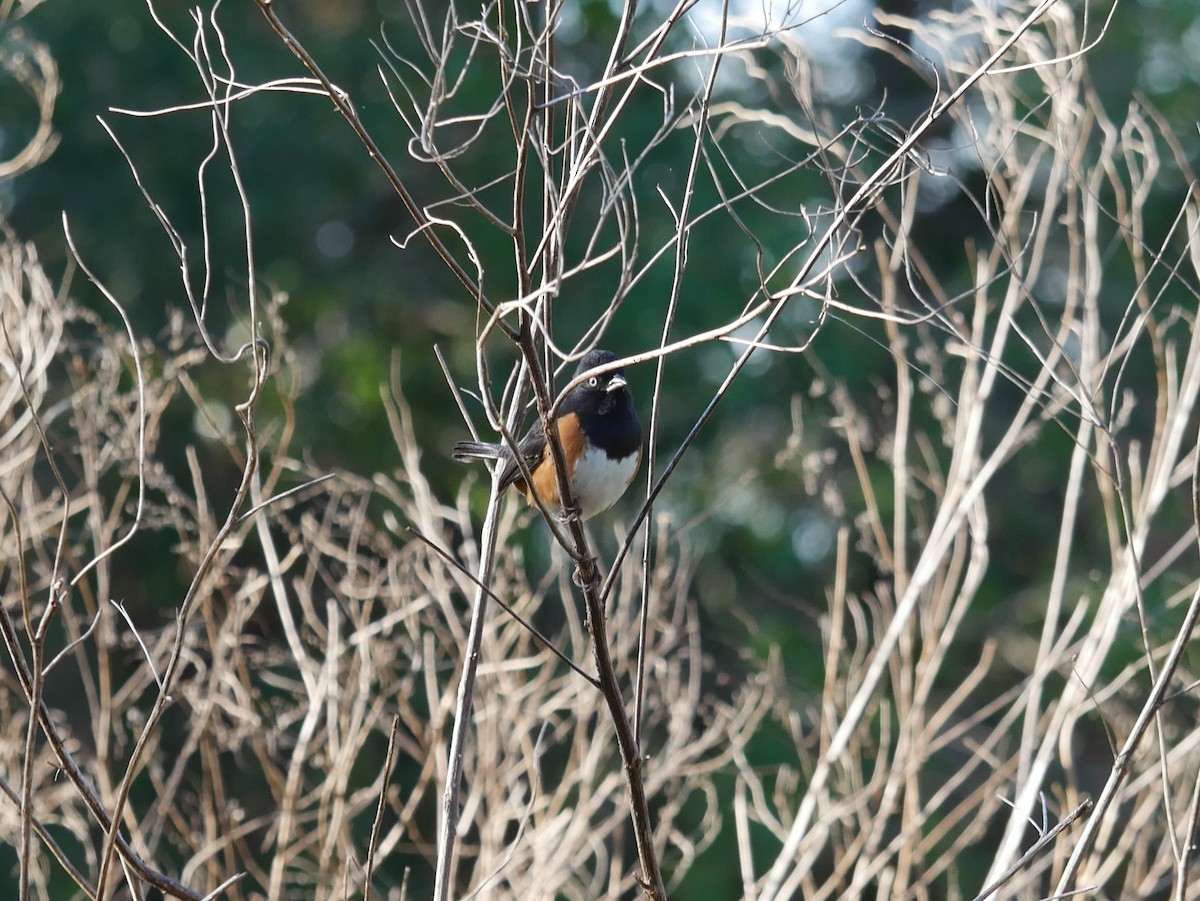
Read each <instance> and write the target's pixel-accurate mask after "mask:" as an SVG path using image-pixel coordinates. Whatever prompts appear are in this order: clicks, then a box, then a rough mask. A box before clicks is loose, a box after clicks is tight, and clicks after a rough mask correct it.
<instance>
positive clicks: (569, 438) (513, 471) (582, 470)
mask: <svg viewBox="0 0 1200 901" xmlns="http://www.w3.org/2000/svg"><path fill="white" fill-rule="evenodd" d="M616 359H617V357H616V354H613V353H610V352H609V351H606V350H593V351H589V352H588V353H587V354H585V355H584V357H583V359H582V360H581V361H580V363H579V368H578V369H576V370H575V375H576V376H580V375H583V374H585V373H587V372H588V371H590V370H592V369H596V368H597V367H599V366H604V365H606V364H608V363H611V362H613V361H614V360H616ZM554 422H555V425H556V426H557V427H558V440H559V443H560V444H561V445H562V450H563V457H564V459H565V462H566V464H567V483H568V484H569V485H570V487H571V493H572V494H573V495H574V496H575V502H576V504H577V505H578V508H579V515H580V516H581V517H582V518H583V519H585V520H586V519H590V518H591V517H593V516H595V515H596V514H597V513H602V512H603V511H605V510H607V509H608V508H609V507H611V506H612V505H613V504H615V503H616V502H617V499H618V498H620V497H621V495H622V494H624V493H625V489H626V488H628V487H629V485H630V483H632V482H633V478H634V476H635V475H637V471H638V467H639V465H640V464H641V461H642V427H641V424H640V423H639V422H638V417H637V410H635V409H634V406H633V398H632V397H631V396H630V393H629V384H628V382H626V381H625V370H624V369H622V368H618V369H614V370H612V371H610V372H605V373H600V374H598V375H593V376H591V377H590V378H588V379H587V380H586V381H583V382H580V383H579V384H578V385H576V386H575V387H574V388H572V389H571V390H570V391H568V392H567V394H566V396H565V397H564V398H563V400H562V403H561V404H560V405H559V412H558V415H557V416H556V417H555V420H554ZM517 451H518V453H520V455H521V459H522V460H524V461H525V468H526V469H527V470H528V472H529V474H530V477H531V478H530V481H531V482H532V483H533V484H532V485H530V484H529V483H528V482H527V481H526V479H525V476H524V475H523V474H522V472H521V467H520V466H519V465H517V460H516V457H515V456H514V455H513V452H512V450H511V448H509V447H508V445H507V444H503V443H501V444H490V443H488V442H484V441H460V442H458V443H457V444H456V445H454V451H453V454H452V456H453V457H454V459H455V460H458V461H459V462H460V463H465V462H469V461H472V460H490V461H497V462H498V463H499V466H500V490H501V491H504V490H505V489H507V488H508V487H509V486H510V485H515V486H516V487H517V490H518V491H520V492H521V493H522V494H524V495H525V500H526V501H528V502H529V503H531V504H532V503H533V496H534V494H536V495H537V497H538V498H540V499H541V501H542V503H543V504H544V505H545V506H546V507H547V509H549V510H551V511H557V513H558V515H559V517H560V518H562V519H566V518H567V514H566V511H564V510H563V505H562V503H561V500H560V498H559V493H558V475H557V473H556V472H555V469H554V455H553V453H552V452H551V450H550V445H549V444H548V443H547V441H546V432H545V428H544V426H543V423H542V420H541V419H540V418H539V419H538V421H537V422H535V423H534V424H533V426H532V427H531V428H530V429H529V431H528V432H526V433H525V436H524V437H523V438H522V439H521V440H520V441H518V442H517Z"/></svg>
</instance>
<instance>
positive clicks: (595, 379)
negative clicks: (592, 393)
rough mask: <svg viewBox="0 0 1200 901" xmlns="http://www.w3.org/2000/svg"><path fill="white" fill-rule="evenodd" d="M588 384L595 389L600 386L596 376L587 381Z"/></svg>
mask: <svg viewBox="0 0 1200 901" xmlns="http://www.w3.org/2000/svg"><path fill="white" fill-rule="evenodd" d="M588 384H589V385H591V386H592V387H593V388H595V387H596V386H597V385H599V384H600V379H599V378H598V377H597V376H592V377H591V378H590V379H588Z"/></svg>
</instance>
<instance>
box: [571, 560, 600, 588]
mask: <svg viewBox="0 0 1200 901" xmlns="http://www.w3.org/2000/svg"><path fill="white" fill-rule="evenodd" d="M597 564H598V560H597V558H596V557H589V558H588V559H587V560H586V561H584V562H581V563H576V564H575V571H574V572H573V573H571V581H572V582H574V583H575V585H576V587H578V588H588V587H595V586H598V585H599V584H600V567H599V566H598V565H597ZM584 569H586V570H587V571H588V572H587V577H586V578H585V577H584V573H583V571H584Z"/></svg>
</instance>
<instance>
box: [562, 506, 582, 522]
mask: <svg viewBox="0 0 1200 901" xmlns="http://www.w3.org/2000/svg"><path fill="white" fill-rule="evenodd" d="M558 521H559V522H561V523H562V524H563V525H564V526H566V525H570V524H571V523H573V522H582V521H583V510H582V509H581V508H580V506H579V505H578V504H575V505H574V506H571V507H563V508H562V509H561V510H559V512H558Z"/></svg>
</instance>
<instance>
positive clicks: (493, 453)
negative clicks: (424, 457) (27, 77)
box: [450, 441, 500, 463]
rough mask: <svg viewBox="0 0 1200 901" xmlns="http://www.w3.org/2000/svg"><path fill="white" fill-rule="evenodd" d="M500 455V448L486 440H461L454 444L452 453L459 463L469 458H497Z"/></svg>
mask: <svg viewBox="0 0 1200 901" xmlns="http://www.w3.org/2000/svg"><path fill="white" fill-rule="evenodd" d="M499 455H500V448H499V447H498V446H497V445H495V444H488V443H486V442H484V441H460V442H458V444H456V445H454V450H453V452H452V453H451V454H450V456H452V457H453V458H454V459H455V460H457V461H458V462H459V463H466V462H467V461H469V460H495V459H496V458H497V457H499Z"/></svg>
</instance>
